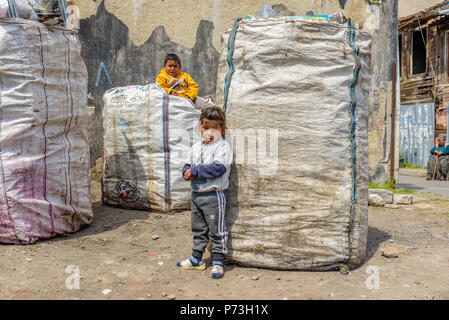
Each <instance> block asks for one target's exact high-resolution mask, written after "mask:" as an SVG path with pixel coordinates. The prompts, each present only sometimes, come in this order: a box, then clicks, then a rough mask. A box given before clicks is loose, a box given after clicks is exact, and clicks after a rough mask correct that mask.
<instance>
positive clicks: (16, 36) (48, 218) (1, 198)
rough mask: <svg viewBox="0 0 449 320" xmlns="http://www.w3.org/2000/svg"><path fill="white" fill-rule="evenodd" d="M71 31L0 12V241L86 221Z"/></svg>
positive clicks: (82, 95) (80, 93)
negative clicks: (15, 17)
mask: <svg viewBox="0 0 449 320" xmlns="http://www.w3.org/2000/svg"><path fill="white" fill-rule="evenodd" d="M80 52H81V47H80V42H79V39H78V34H77V33H76V32H73V31H69V30H66V29H64V28H61V27H46V26H44V25H42V24H40V23H38V22H34V21H30V20H23V19H0V242H2V243H16V244H22V243H25V244H26V243H32V242H35V241H37V240H38V239H45V238H50V237H53V236H56V235H58V234H64V233H70V232H74V231H77V230H78V229H79V228H80V227H81V226H83V225H85V224H88V223H90V222H91V221H92V218H93V214H92V205H91V199H90V194H89V145H88V141H87V110H86V105H87V70H86V66H85V64H84V61H83V59H82V57H81V55H80Z"/></svg>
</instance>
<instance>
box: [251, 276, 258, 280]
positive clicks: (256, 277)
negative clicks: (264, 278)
mask: <svg viewBox="0 0 449 320" xmlns="http://www.w3.org/2000/svg"><path fill="white" fill-rule="evenodd" d="M251 279H252V280H259V276H254V277H252V278H251Z"/></svg>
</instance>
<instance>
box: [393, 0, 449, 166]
mask: <svg viewBox="0 0 449 320" xmlns="http://www.w3.org/2000/svg"><path fill="white" fill-rule="evenodd" d="M398 30H399V31H398V37H399V52H400V59H399V61H400V66H401V67H400V87H401V153H402V154H403V156H404V158H405V160H406V161H408V162H410V163H411V164H412V165H419V166H421V167H424V166H425V165H426V161H427V158H428V151H429V150H430V148H432V146H433V143H434V138H435V137H437V136H438V135H441V134H447V106H448V103H449V58H448V57H449V2H448V1H443V2H441V3H438V4H436V5H433V6H431V7H429V8H427V9H424V10H422V11H419V12H416V13H414V14H411V15H408V16H406V17H403V18H400V19H399V23H398Z"/></svg>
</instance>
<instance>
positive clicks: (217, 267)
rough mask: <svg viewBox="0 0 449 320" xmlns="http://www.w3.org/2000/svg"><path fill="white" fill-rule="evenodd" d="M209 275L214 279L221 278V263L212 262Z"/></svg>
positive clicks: (222, 271) (222, 274) (222, 270)
mask: <svg viewBox="0 0 449 320" xmlns="http://www.w3.org/2000/svg"><path fill="white" fill-rule="evenodd" d="M210 275H211V277H212V278H214V279H220V278H223V276H224V269H223V262H221V261H214V262H213V267H212V271H211V273H210Z"/></svg>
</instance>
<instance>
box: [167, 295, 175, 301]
mask: <svg viewBox="0 0 449 320" xmlns="http://www.w3.org/2000/svg"><path fill="white" fill-rule="evenodd" d="M175 299H176V297H175V296H174V295H172V294H171V295H169V296H168V300H175Z"/></svg>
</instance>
